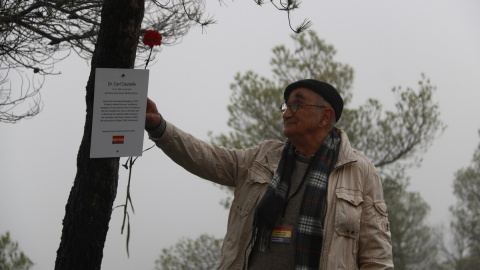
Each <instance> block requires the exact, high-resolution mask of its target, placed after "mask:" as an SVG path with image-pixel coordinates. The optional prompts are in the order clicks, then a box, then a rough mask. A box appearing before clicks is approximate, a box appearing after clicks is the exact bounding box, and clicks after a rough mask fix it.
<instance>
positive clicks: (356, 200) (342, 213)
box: [335, 191, 363, 239]
mask: <svg viewBox="0 0 480 270" xmlns="http://www.w3.org/2000/svg"><path fill="white" fill-rule="evenodd" d="M336 195H337V205H336V207H335V231H336V232H337V234H339V235H342V236H345V237H350V238H354V239H358V235H359V232H360V219H361V215H362V206H361V204H362V203H363V197H362V196H361V194H360V193H358V194H350V193H346V192H338V191H337V192H336Z"/></svg>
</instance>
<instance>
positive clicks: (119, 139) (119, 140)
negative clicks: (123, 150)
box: [112, 136, 125, 144]
mask: <svg viewBox="0 0 480 270" xmlns="http://www.w3.org/2000/svg"><path fill="white" fill-rule="evenodd" d="M124 140H125V136H113V137H112V144H123V141H124Z"/></svg>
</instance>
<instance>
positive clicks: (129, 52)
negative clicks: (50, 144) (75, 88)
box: [55, 0, 145, 270]
mask: <svg viewBox="0 0 480 270" xmlns="http://www.w3.org/2000/svg"><path fill="white" fill-rule="evenodd" d="M144 4H145V0H105V1H104V4H103V7H102V18H101V26H100V32H99V36H98V40H97V44H96V45H95V51H94V53H93V58H92V64H91V71H90V76H89V79H88V83H87V86H86V104H87V111H86V119H85V127H84V134H83V139H82V142H81V145H80V149H79V151H78V156H77V174H76V176H75V181H74V184H73V187H72V190H71V191H70V196H69V198H68V202H67V205H66V207H65V218H64V220H63V230H62V237H61V242H60V246H59V248H58V251H57V258H56V261H55V269H56V270H60V269H68V270H75V269H82V270H83V269H100V268H101V263H102V258H103V248H104V246H105V240H106V237H107V232H108V224H109V222H110V217H111V214H112V207H113V202H114V200H115V197H116V193H117V185H118V168H119V159H118V158H98V159H91V158H90V139H91V133H92V114H93V96H94V85H95V69H96V68H133V67H134V62H135V55H136V50H137V43H138V37H139V33H140V25H141V22H142V19H143V15H144V8H145V7H144Z"/></svg>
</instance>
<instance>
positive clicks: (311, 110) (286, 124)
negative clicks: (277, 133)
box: [283, 88, 322, 139]
mask: <svg viewBox="0 0 480 270" xmlns="http://www.w3.org/2000/svg"><path fill="white" fill-rule="evenodd" d="M319 98H320V95H319V94H317V93H315V92H313V91H312V90H310V89H307V88H298V89H295V90H293V91H292V93H290V96H289V98H288V100H287V104H292V103H295V102H298V103H301V104H309V105H317V103H318V100H319ZM321 120H322V110H319V108H318V107H314V106H300V107H299V108H298V110H297V111H296V112H292V110H291V108H288V109H287V110H286V111H285V112H284V113H283V134H284V135H285V136H286V137H287V138H289V139H292V138H294V137H298V138H302V137H308V136H311V135H313V136H315V135H316V134H318V132H319V131H320V128H321V126H320V123H321Z"/></svg>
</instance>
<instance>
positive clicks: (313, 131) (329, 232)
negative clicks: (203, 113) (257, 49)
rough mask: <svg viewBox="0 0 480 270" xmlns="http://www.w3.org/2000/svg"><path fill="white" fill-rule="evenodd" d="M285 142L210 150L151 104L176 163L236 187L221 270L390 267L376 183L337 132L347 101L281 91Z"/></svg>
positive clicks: (301, 84) (301, 89)
mask: <svg viewBox="0 0 480 270" xmlns="http://www.w3.org/2000/svg"><path fill="white" fill-rule="evenodd" d="M284 98H285V103H283V104H282V106H281V107H280V109H281V110H282V112H283V121H284V135H285V136H286V137H287V140H286V141H285V142H280V141H265V142H262V143H260V145H259V146H257V147H255V148H250V149H241V150H239V149H226V148H223V147H217V146H211V145H208V144H206V143H205V142H202V141H200V140H198V139H196V138H194V137H193V136H191V135H190V134H187V133H185V132H183V131H181V130H180V129H178V128H177V127H175V126H174V125H172V124H170V123H167V122H166V121H165V120H164V119H163V118H162V117H161V115H160V114H159V113H158V110H157V108H156V106H155V103H153V101H151V100H148V103H147V117H146V124H145V128H146V130H147V131H148V132H149V135H150V139H151V140H153V141H154V142H155V143H156V144H157V146H158V147H159V148H161V149H162V150H163V151H164V152H165V153H166V154H167V155H168V156H169V157H170V158H171V159H172V160H173V161H175V162H176V163H177V164H179V165H180V166H182V167H183V168H185V169H186V170H188V171H190V172H191V173H193V174H195V175H198V176H200V177H202V178H204V179H207V180H210V181H213V182H215V183H219V184H222V185H227V186H231V187H235V192H234V199H233V202H232V206H231V208H230V213H229V218H228V228H227V234H226V236H225V240H224V242H223V247H222V253H221V254H222V255H221V258H220V262H219V266H218V268H219V269H393V259H392V247H391V236H390V231H389V224H388V220H387V209H386V205H385V203H384V200H383V190H382V184H381V181H380V179H379V177H378V174H377V171H376V169H375V167H374V166H373V165H372V164H371V163H370V162H369V161H368V159H367V158H366V157H365V156H363V155H362V154H361V153H359V152H357V151H356V150H354V149H352V147H351V146H350V143H349V141H348V137H347V135H346V134H345V132H344V131H342V130H341V129H338V128H336V127H335V123H336V121H338V120H339V119H340V117H341V115H342V110H343V99H342V98H341V96H340V94H339V93H338V91H337V90H336V89H335V88H334V87H332V86H331V85H329V84H327V83H325V82H321V81H317V80H311V79H307V80H301V81H297V82H294V83H292V84H290V85H289V86H287V87H286V89H285V92H284Z"/></svg>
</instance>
